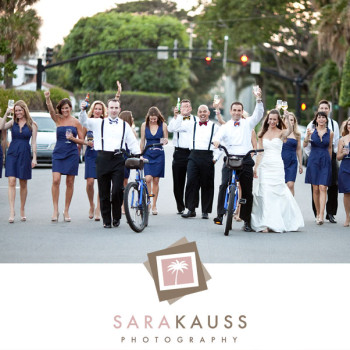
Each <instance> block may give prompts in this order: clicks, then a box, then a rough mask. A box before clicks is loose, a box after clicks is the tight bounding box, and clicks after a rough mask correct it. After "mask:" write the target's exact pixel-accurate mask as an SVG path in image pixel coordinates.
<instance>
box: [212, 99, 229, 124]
mask: <svg viewBox="0 0 350 350" xmlns="http://www.w3.org/2000/svg"><path fill="white" fill-rule="evenodd" d="M219 105H220V104H219V103H215V101H214V102H213V107H214V108H215V114H216V118H217V119H218V122H219V124H220V125H223V124H226V122H225V120H224V118H223V117H222V115H221V112H220V108H219Z"/></svg>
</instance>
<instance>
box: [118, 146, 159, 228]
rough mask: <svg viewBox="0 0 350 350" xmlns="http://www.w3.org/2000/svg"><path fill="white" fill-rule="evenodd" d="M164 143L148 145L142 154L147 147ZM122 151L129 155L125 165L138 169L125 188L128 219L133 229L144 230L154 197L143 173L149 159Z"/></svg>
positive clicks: (125, 206)
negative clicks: (149, 190) (133, 178)
mask: <svg viewBox="0 0 350 350" xmlns="http://www.w3.org/2000/svg"><path fill="white" fill-rule="evenodd" d="M162 145H163V144H162V143H154V144H151V145H147V146H146V147H145V149H144V150H143V152H142V153H141V156H142V155H143V154H144V153H145V152H146V150H147V149H149V148H154V147H157V146H162ZM121 152H122V153H124V154H126V156H127V157H128V159H127V160H126V161H125V166H126V167H127V168H128V169H136V178H135V181H133V182H129V183H128V184H127V186H126V188H125V190H124V208H125V216H126V220H127V222H128V224H129V226H130V228H131V229H132V230H133V231H135V232H142V231H143V230H144V228H145V227H146V226H147V225H148V216H149V212H148V206H149V204H150V203H151V200H150V198H151V197H153V196H152V195H150V194H149V193H148V189H147V185H146V181H145V178H144V173H143V167H144V164H146V163H148V159H140V158H134V157H132V155H130V154H128V153H127V152H126V151H125V150H121Z"/></svg>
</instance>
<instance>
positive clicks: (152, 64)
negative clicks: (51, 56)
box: [60, 11, 189, 92]
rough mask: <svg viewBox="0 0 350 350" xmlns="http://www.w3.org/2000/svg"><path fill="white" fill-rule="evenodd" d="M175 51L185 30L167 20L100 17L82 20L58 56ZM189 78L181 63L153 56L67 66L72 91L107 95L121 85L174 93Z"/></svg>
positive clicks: (92, 59) (111, 57)
mask: <svg viewBox="0 0 350 350" xmlns="http://www.w3.org/2000/svg"><path fill="white" fill-rule="evenodd" d="M175 39H177V40H178V41H179V47H184V42H187V35H186V30H185V27H184V26H183V25H182V24H181V23H180V22H179V20H177V19H176V18H173V17H170V16H162V17H158V16H138V15H132V14H129V13H117V12H114V11H112V12H108V13H99V14H97V15H95V16H93V17H89V18H82V19H80V20H79V21H78V22H77V24H76V25H75V26H74V28H73V29H72V31H71V32H70V34H69V35H68V36H67V37H66V39H65V43H64V45H63V47H62V51H61V52H60V57H62V58H63V59H68V58H71V57H76V56H81V55H84V54H86V53H91V52H99V51H104V50H113V49H118V48H119V49H122V48H123V49H128V48H130V49H134V48H137V49H142V48H157V47H158V46H168V47H170V48H172V47H173V43H174V40H175ZM188 75H189V69H188V62H186V61H185V60H181V59H177V60H174V59H172V58H169V59H168V60H157V54H156V52H152V53H144V52H133V53H122V54H115V55H100V56H94V57H90V58H85V59H82V60H80V61H78V62H76V63H72V64H71V65H70V82H71V86H69V87H68V88H70V89H77V88H79V89H81V88H83V89H86V90H93V91H105V90H112V89H115V82H116V80H120V81H121V82H122V84H123V87H124V89H126V90H134V91H137V90H140V91H154V92H173V91H178V90H179V89H180V87H182V86H183V85H184V84H185V83H186V81H187V79H186V77H187V76H188Z"/></svg>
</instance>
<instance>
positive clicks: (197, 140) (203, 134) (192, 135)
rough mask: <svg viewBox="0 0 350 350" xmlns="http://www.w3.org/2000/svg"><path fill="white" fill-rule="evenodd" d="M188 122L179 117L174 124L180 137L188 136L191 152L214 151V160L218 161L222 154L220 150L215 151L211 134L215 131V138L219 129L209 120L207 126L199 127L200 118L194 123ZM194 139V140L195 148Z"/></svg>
mask: <svg viewBox="0 0 350 350" xmlns="http://www.w3.org/2000/svg"><path fill="white" fill-rule="evenodd" d="M186 122H187V120H183V118H179V117H177V118H176V120H175V123H174V124H173V127H174V131H175V132H179V133H180V135H183V134H186V135H187V137H188V139H189V140H190V141H189V147H188V148H189V149H190V150H193V149H194V150H197V151H198V150H201V151H213V152H214V154H213V159H214V160H215V161H216V160H218V159H219V158H220V155H221V152H220V151H219V150H218V149H215V148H214V146H213V145H212V144H209V143H210V138H211V133H212V130H213V125H214V131H213V138H212V141H213V139H214V135H215V134H216V133H217V132H218V129H219V127H218V126H217V125H216V124H214V123H213V122H212V121H210V120H208V121H207V125H204V124H203V125H199V118H196V122H194V123H186ZM195 125H196V130H194V126H195ZM193 139H194V148H193Z"/></svg>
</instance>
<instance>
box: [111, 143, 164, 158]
mask: <svg viewBox="0 0 350 350" xmlns="http://www.w3.org/2000/svg"><path fill="white" fill-rule="evenodd" d="M158 146H163V144H162V143H160V142H159V143H152V144H149V145H147V146H146V147H145V149H144V150H143V151H142V152H141V154H131V153H129V152H127V151H126V150H125V149H124V148H121V149H119V150H116V151H117V152H116V153H118V152H119V153H123V154H125V155H126V156H127V157H128V158H133V157H135V158H139V157H141V156H143V155H144V154H145V152H146V151H147V150H148V149H149V148H152V147H158Z"/></svg>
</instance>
